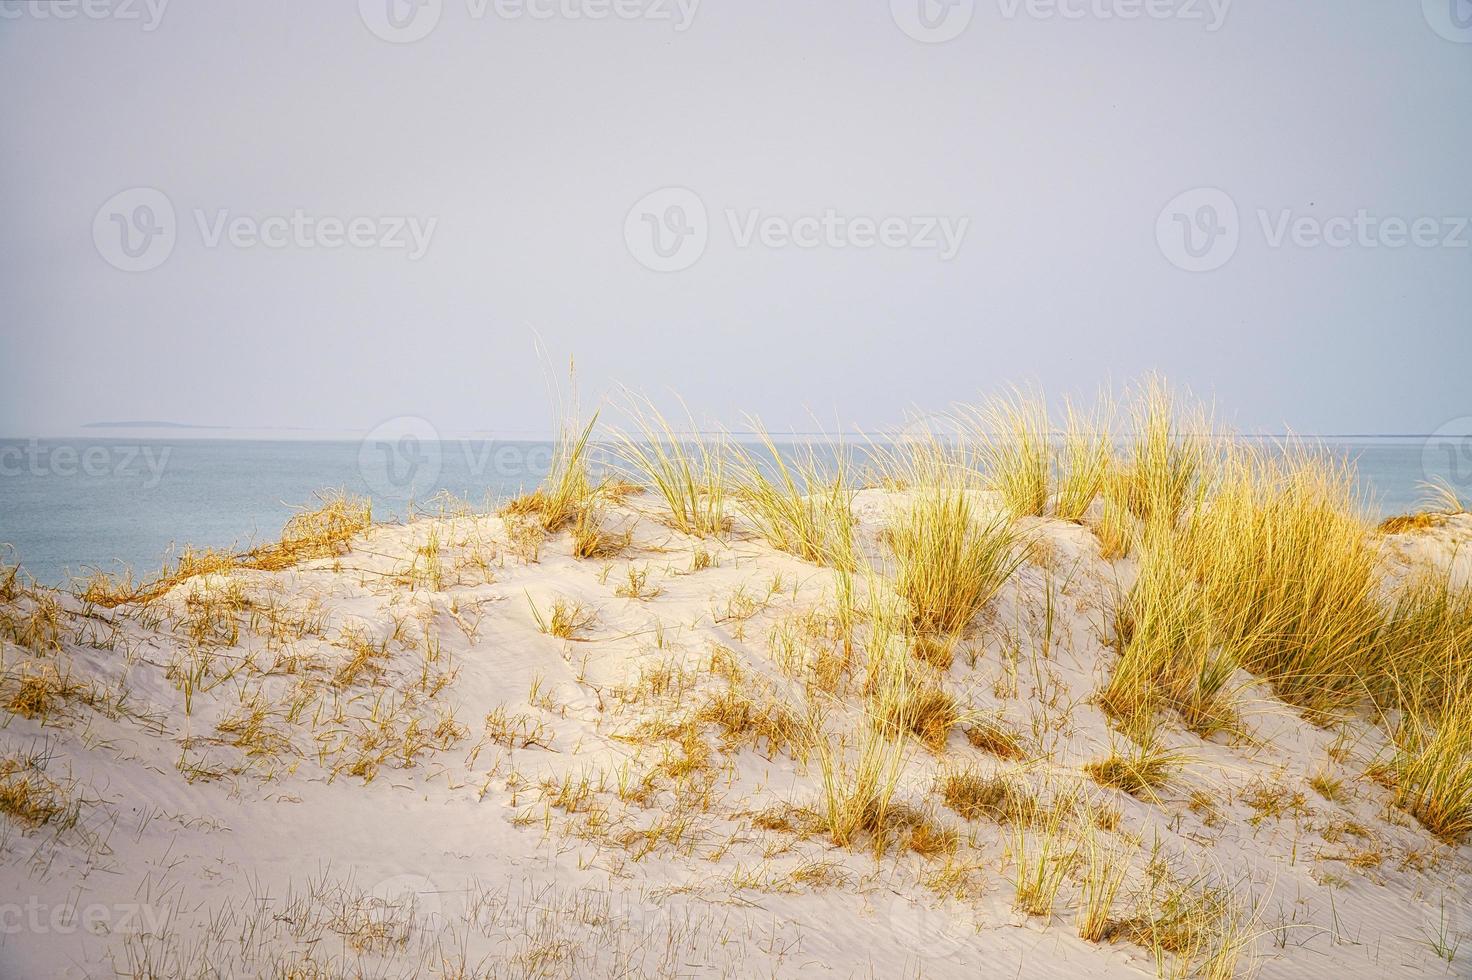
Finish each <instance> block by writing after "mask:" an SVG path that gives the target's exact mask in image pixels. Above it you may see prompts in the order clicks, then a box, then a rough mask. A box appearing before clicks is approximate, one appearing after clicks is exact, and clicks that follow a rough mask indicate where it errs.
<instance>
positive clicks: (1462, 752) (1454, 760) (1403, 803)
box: [1389, 673, 1472, 844]
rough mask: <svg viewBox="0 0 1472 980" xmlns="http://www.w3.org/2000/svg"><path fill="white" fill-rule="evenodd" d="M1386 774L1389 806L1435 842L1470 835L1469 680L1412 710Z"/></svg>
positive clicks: (1401, 728)
mask: <svg viewBox="0 0 1472 980" xmlns="http://www.w3.org/2000/svg"><path fill="white" fill-rule="evenodd" d="M1395 742H1396V748H1395V754H1394V757H1393V758H1392V760H1391V762H1390V765H1389V771H1390V773H1391V775H1392V785H1393V787H1394V793H1395V803H1396V805H1397V806H1399V807H1401V808H1402V809H1403V810H1405V811H1406V812H1407V813H1410V814H1411V815H1412V816H1414V817H1415V818H1416V819H1417V820H1419V821H1421V823H1422V824H1423V825H1424V826H1425V827H1426V829H1427V830H1429V831H1431V832H1432V833H1433V834H1435V835H1436V836H1437V837H1440V838H1441V839H1442V840H1445V841H1448V842H1450V843H1454V844H1455V843H1460V842H1462V841H1464V840H1466V839H1467V838H1468V837H1469V836H1472V675H1469V674H1466V673H1463V674H1462V675H1461V676H1460V678H1459V679H1458V680H1457V682H1456V684H1455V686H1452V687H1449V689H1448V690H1447V691H1446V696H1445V697H1442V698H1438V699H1436V700H1435V701H1434V702H1433V706H1432V707H1429V708H1426V707H1422V706H1413V707H1412V708H1410V709H1409V710H1407V711H1406V712H1405V715H1404V717H1403V718H1402V721H1401V724H1400V726H1399V728H1398V730H1397V731H1396V737H1395Z"/></svg>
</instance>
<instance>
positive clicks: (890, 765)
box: [809, 588, 909, 852]
mask: <svg viewBox="0 0 1472 980" xmlns="http://www.w3.org/2000/svg"><path fill="white" fill-rule="evenodd" d="M868 599H869V615H868V619H869V629H868V633H867V636H866V637H865V640H866V653H867V655H868V659H869V665H868V681H867V683H866V688H867V691H868V695H869V699H868V719H867V721H868V723H867V724H861V725H859V726H858V728H857V729H856V730H855V731H854V732H852V737H853V739H854V740H855V741H856V742H857V746H856V748H857V754H856V757H854V758H852V759H851V758H850V755H851V754H852V753H850V752H849V751H848V749H849V744H848V739H847V738H840V739H837V740H835V739H834V737H833V736H832V735H830V734H828V733H827V732H825V731H824V730H823V718H822V716H821V714H818V713H815V714H813V715H811V716H810V718H809V724H810V726H811V728H812V736H811V741H812V744H813V746H814V747H815V748H816V750H817V752H818V762H819V766H820V768H821V771H822V781H823V796H822V801H821V810H820V813H819V817H820V819H821V821H822V824H823V827H824V828H825V829H826V830H827V831H828V833H829V835H830V836H831V837H832V838H833V842H834V843H835V844H837V845H838V846H840V847H849V846H853V845H855V844H857V843H859V842H860V840H861V839H862V838H864V837H865V836H866V835H868V836H870V837H872V840H873V844H874V847H875V849H876V851H877V852H882V851H883V849H884V847H885V844H886V839H887V828H888V827H889V818H890V815H891V812H890V811H891V802H892V800H893V797H894V793H895V790H896V788H897V787H898V785H899V779H900V774H901V773H902V772H903V770H904V766H905V760H906V748H907V746H908V742H909V740H908V738H904V737H899V738H896V737H893V734H894V733H893V732H892V731H890V730H889V729H890V726H889V725H888V724H887V723H886V721H885V718H886V716H888V715H890V713H891V710H890V708H889V706H891V705H894V704H897V703H900V702H901V701H902V700H903V699H904V697H905V694H906V693H907V675H908V672H909V664H908V654H907V653H906V652H905V649H904V647H903V645H902V644H901V643H900V642H898V641H899V639H900V637H899V634H898V630H897V629H896V625H897V624H896V620H897V616H896V613H895V611H894V609H893V608H892V607H891V606H890V604H889V603H888V602H887V601H886V600H885V598H884V597H883V596H882V594H881V592H880V590H879V589H877V588H871V589H870V590H869V593H868Z"/></svg>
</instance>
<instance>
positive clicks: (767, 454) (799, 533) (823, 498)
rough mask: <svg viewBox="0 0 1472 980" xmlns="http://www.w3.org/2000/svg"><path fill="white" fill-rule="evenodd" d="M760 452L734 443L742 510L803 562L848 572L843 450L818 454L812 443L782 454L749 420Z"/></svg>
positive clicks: (848, 507) (848, 494)
mask: <svg viewBox="0 0 1472 980" xmlns="http://www.w3.org/2000/svg"><path fill="white" fill-rule="evenodd" d="M752 427H753V429H754V430H755V431H756V432H757V434H758V439H759V443H760V446H761V450H762V451H758V450H756V449H755V448H753V447H748V446H741V445H737V446H734V447H733V453H732V459H731V466H732V478H733V486H732V492H733V495H734V496H735V498H736V500H737V501H739V502H740V505H741V508H742V511H743V513H744V514H745V515H746V517H747V518H748V519H749V520H750V521H751V522H752V523H753V524H754V525H755V526H756V529H757V531H758V532H759V533H760V534H761V535H762V537H764V538H766V540H767V543H768V544H770V545H771V546H772V547H774V548H776V549H778V550H779V551H785V552H787V553H788V554H792V555H796V556H797V557H799V558H802V559H803V560H805V561H810V562H813V563H814V564H818V565H827V566H829V567H831V568H836V569H839V570H840V571H852V570H853V569H854V567H855V563H856V558H855V553H854V536H853V530H854V518H853V507H852V501H853V489H852V487H851V486H850V483H849V476H848V468H849V467H848V459H847V452H846V450H845V449H844V448H843V447H841V446H840V447H838V448H837V449H836V451H835V452H834V456H833V459H831V460H826V459H823V458H820V456H819V454H818V451H817V449H816V448H815V447H813V446H812V445H807V446H804V447H802V448H800V449H799V448H797V447H793V449H792V451H791V452H790V453H783V451H782V450H781V449H780V448H779V447H778V445H777V444H776V443H775V442H774V441H773V440H772V437H771V435H769V434H768V433H767V432H766V431H765V430H764V429H762V428H761V426H760V423H758V422H756V421H755V420H752Z"/></svg>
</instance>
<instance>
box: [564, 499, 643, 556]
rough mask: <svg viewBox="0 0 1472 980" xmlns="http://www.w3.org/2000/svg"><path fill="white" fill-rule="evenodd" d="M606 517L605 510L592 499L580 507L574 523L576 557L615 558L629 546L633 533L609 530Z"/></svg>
mask: <svg viewBox="0 0 1472 980" xmlns="http://www.w3.org/2000/svg"><path fill="white" fill-rule="evenodd" d="M604 519H605V512H604V510H603V508H602V507H601V506H599V505H598V504H597V503H596V502H591V501H590V502H589V503H587V504H585V505H584V506H582V507H581V508H579V510H578V515H577V518H576V519H575V520H574V521H573V525H572V554H573V557H574V558H592V559H600V558H613V557H615V556H617V555H619V554H620V553H622V552H623V550H624V549H625V548H627V547H628V546H629V542H630V541H631V540H633V534H632V533H631V532H628V531H621V532H620V531H609V530H607V529H606V528H605V526H604Z"/></svg>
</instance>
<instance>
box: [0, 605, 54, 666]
mask: <svg viewBox="0 0 1472 980" xmlns="http://www.w3.org/2000/svg"><path fill="white" fill-rule="evenodd" d="M26 599H27V600H28V602H29V606H30V608H29V609H26V610H25V611H22V610H21V609H20V604H19V602H15V605H13V606H12V607H11V609H9V610H0V636H3V637H5V638H6V639H8V640H10V641H11V642H12V643H14V644H16V645H17V646H22V647H25V648H26V649H27V650H30V651H31V652H32V653H36V654H41V655H43V656H45V655H47V654H52V653H57V652H59V651H60V650H61V623H62V609H61V603H59V602H58V601H57V599H56V597H55V596H54V595H51V594H48V593H46V592H43V591H40V590H36V589H33V590H30V591H28V592H26ZM12 601H15V600H12ZM12 610H13V611H12Z"/></svg>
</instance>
